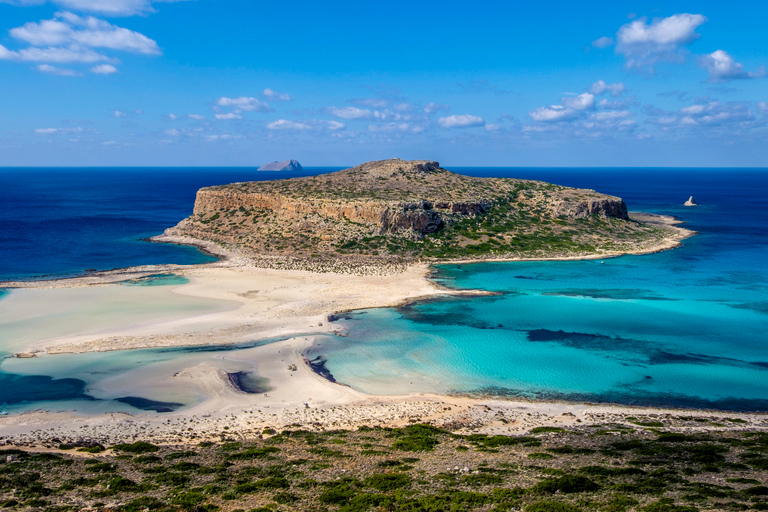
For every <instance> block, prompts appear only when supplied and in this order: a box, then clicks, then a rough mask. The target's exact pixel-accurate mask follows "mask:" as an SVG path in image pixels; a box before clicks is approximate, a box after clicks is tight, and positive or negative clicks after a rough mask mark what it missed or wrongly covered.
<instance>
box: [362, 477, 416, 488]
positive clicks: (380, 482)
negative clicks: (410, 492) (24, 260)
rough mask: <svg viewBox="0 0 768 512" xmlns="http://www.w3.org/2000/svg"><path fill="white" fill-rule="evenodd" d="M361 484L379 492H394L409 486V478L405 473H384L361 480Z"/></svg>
mask: <svg viewBox="0 0 768 512" xmlns="http://www.w3.org/2000/svg"><path fill="white" fill-rule="evenodd" d="M363 483H364V484H365V485H366V486H368V487H372V488H374V489H376V490H379V491H384V492H386V491H394V490H395V489H404V488H406V487H410V486H411V477H410V476H408V475H407V474H406V473H385V474H382V475H372V476H369V477H368V478H366V479H365V480H363Z"/></svg>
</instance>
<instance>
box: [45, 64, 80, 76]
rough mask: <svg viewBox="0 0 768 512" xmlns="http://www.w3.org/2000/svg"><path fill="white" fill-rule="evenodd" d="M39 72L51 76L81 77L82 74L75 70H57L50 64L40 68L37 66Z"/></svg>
mask: <svg viewBox="0 0 768 512" xmlns="http://www.w3.org/2000/svg"><path fill="white" fill-rule="evenodd" d="M37 70H38V71H42V72H43V73H48V74H51V75H59V76H80V73H78V72H77V71H75V70H73V69H65V68H57V67H55V66H51V65H49V64H40V65H39V66H37Z"/></svg>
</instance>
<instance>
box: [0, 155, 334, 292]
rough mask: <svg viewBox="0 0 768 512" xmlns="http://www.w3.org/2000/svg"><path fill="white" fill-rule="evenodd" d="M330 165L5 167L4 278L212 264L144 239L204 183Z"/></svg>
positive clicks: (0, 185)
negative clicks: (268, 169) (271, 168)
mask: <svg viewBox="0 0 768 512" xmlns="http://www.w3.org/2000/svg"><path fill="white" fill-rule="evenodd" d="M329 170H330V169H310V170H307V171H305V172H302V173H295V172H291V173H284V172H281V173H279V174H277V173H264V172H256V171H255V169H236V168H235V169H232V168H222V169H212V168H205V169H199V168H198V169H184V168H178V169H177V168H140V169H130V168H116V169H115V168H112V169H104V168H87V169H70V168H62V169H13V168H6V169H0V204H1V205H2V209H0V280H9V279H19V278H22V279H29V278H39V277H45V276H49V277H52V276H58V275H77V274H81V273H83V272H84V271H86V270H90V269H97V270H108V269H112V268H122V267H129V266H131V267H132V266H137V265H151V264H160V263H178V264H190V263H203V262H206V261H211V260H212V258H211V257H210V256H207V255H204V254H203V253H201V252H200V251H198V250H197V249H194V248H191V247H181V246H173V245H167V244H155V243H149V242H145V241H143V240H144V239H145V238H147V237H150V236H153V235H159V234H161V233H162V232H163V231H164V230H165V229H166V228H169V227H171V226H174V225H175V224H176V223H178V222H179V221H180V220H182V219H183V218H185V217H187V216H189V215H190V214H191V213H192V207H193V206H194V203H195V192H197V190H198V189H200V188H202V187H208V186H213V185H222V184H226V183H233V182H237V181H254V180H263V179H274V178H279V177H288V178H294V177H299V176H307V175H312V174H318V173H320V172H328V171H329ZM333 170H337V169H335V168H334V169H333Z"/></svg>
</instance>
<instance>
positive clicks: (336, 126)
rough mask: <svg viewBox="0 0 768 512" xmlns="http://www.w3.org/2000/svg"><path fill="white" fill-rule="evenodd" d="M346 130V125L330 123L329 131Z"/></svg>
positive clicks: (335, 122) (336, 122)
mask: <svg viewBox="0 0 768 512" xmlns="http://www.w3.org/2000/svg"><path fill="white" fill-rule="evenodd" d="M344 128H345V126H344V123H340V122H338V121H328V129H329V130H332V131H336V130H343V129H344Z"/></svg>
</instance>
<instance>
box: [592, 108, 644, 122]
mask: <svg viewBox="0 0 768 512" xmlns="http://www.w3.org/2000/svg"><path fill="white" fill-rule="evenodd" d="M632 115H633V114H632V112H630V111H628V110H614V111H610V112H596V113H594V114H592V115H590V116H589V118H590V119H591V120H592V121H600V122H602V121H616V120H618V119H626V118H627V117H632Z"/></svg>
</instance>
